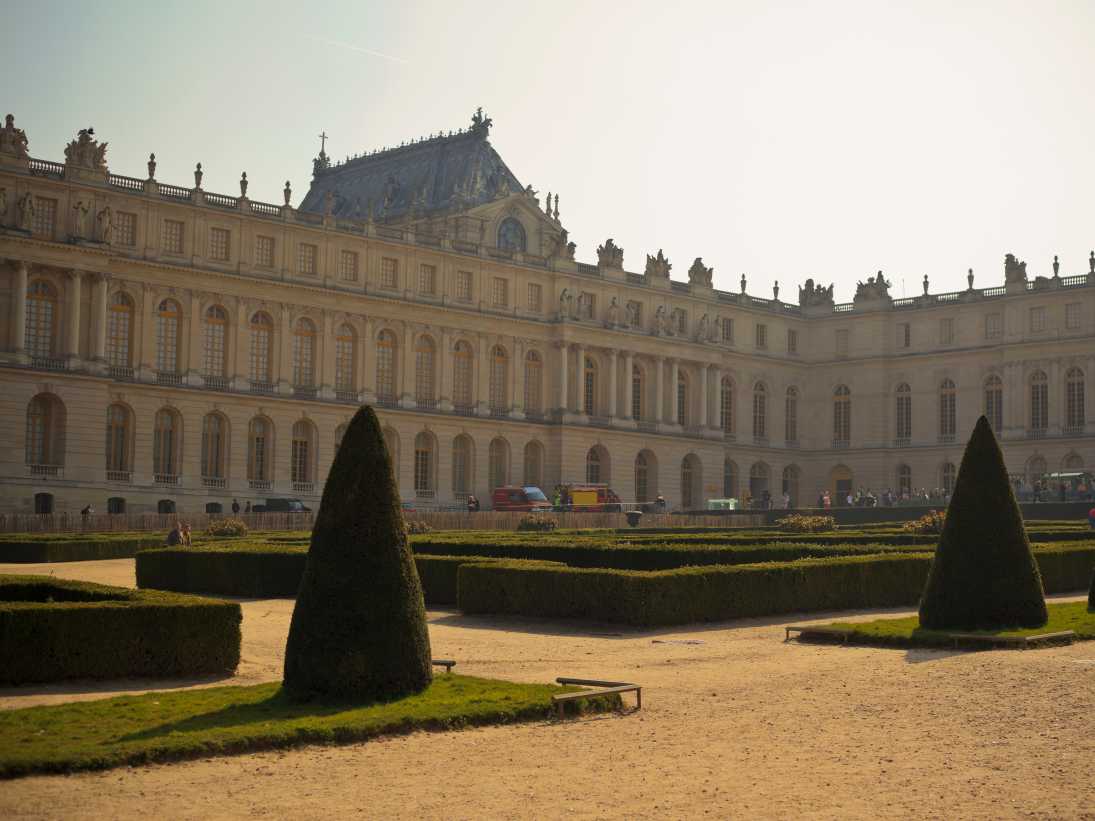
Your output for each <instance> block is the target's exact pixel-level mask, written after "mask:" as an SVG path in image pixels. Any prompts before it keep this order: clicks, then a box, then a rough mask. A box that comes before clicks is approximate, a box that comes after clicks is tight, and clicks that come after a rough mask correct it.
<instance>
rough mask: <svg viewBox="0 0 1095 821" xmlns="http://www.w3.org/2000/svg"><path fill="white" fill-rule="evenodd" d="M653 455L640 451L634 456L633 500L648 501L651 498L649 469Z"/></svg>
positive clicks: (650, 469) (650, 468)
mask: <svg viewBox="0 0 1095 821" xmlns="http://www.w3.org/2000/svg"><path fill="white" fill-rule="evenodd" d="M652 466H653V455H651V454H649V453H648V452H647V451H642V452H641V453H639V455H638V456H636V457H635V501H636V502H649V501H650V500H651V496H652V493H651V490H652V489H653V488H652V487H651V484H652V483H651V478H652V476H651V471H652Z"/></svg>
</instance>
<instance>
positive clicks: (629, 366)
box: [620, 351, 635, 419]
mask: <svg viewBox="0 0 1095 821" xmlns="http://www.w3.org/2000/svg"><path fill="white" fill-rule="evenodd" d="M634 372H635V355H634V354H633V353H631V351H627V353H625V354H624V408H623V413H622V414H620V415H621V416H622V417H623V418H624V419H630V418H631V390H632V388H631V378H632V374H633V373H634Z"/></svg>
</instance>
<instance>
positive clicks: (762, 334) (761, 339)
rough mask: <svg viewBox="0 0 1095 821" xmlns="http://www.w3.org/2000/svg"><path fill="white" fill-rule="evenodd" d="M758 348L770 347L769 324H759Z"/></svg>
mask: <svg viewBox="0 0 1095 821" xmlns="http://www.w3.org/2000/svg"><path fill="white" fill-rule="evenodd" d="M756 341H757V348H759V349H760V350H762V351H763V350H765V349H766V348H767V347H768V326H767V325H761V324H760V323H758V324H757V340H756Z"/></svg>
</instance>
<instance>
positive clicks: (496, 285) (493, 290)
mask: <svg viewBox="0 0 1095 821" xmlns="http://www.w3.org/2000/svg"><path fill="white" fill-rule="evenodd" d="M490 304H491V305H492V306H494V307H495V308H507V307H509V281H508V280H506V279H505V277H495V278H494V279H493V280H491V285H490Z"/></svg>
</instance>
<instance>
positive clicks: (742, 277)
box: [741, 274, 745, 295]
mask: <svg viewBox="0 0 1095 821" xmlns="http://www.w3.org/2000/svg"><path fill="white" fill-rule="evenodd" d="M741 292H742V294H743V295H744V294H745V274H742V275H741Z"/></svg>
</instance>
